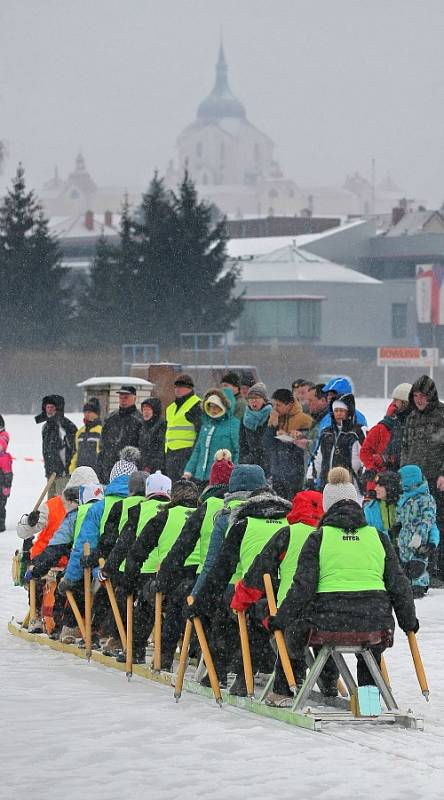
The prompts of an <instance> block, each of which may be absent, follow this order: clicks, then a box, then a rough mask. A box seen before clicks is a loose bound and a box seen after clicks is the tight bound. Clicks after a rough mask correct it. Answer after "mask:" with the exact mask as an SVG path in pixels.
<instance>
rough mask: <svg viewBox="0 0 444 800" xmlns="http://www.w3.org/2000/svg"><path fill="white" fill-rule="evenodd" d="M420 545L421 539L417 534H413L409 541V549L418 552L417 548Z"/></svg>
mask: <svg viewBox="0 0 444 800" xmlns="http://www.w3.org/2000/svg"><path fill="white" fill-rule="evenodd" d="M421 545H422V538H421V536H420V534H419V533H414V534H413V536H412V538H411V539H410V541H409V547H410V548H411V549H412V550H418V548H419V547H421Z"/></svg>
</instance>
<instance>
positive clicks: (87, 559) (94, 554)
mask: <svg viewBox="0 0 444 800" xmlns="http://www.w3.org/2000/svg"><path fill="white" fill-rule="evenodd" d="M98 563H99V553H98V550H92V551H91V553H90V554H89V556H84V555H82V556H80V566H81V567H83V568H84V569H85V567H97V565H98Z"/></svg>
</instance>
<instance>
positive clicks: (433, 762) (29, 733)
mask: <svg viewBox="0 0 444 800" xmlns="http://www.w3.org/2000/svg"><path fill="white" fill-rule="evenodd" d="M384 405H385V404H384V402H383V401H381V400H365V399H361V400H360V401H359V402H358V407H359V408H360V409H361V410H362V411H364V413H366V414H367V416H368V419H369V423H370V424H374V423H375V422H376V421H377V420H378V419H379V418H380V417H381V416H382V414H383V411H384ZM72 418H74V419H75V421H77V420H78V415H72ZM6 423H7V429H8V430H9V432H10V434H11V448H10V449H11V452H12V453H13V455H15V456H16V457H17V460H16V462H15V477H14V485H13V490H12V496H11V499H10V501H9V504H8V519H7V523H8V531H7V532H6V533H3V534H0V586H1V592H0V597H1V601H0V643H1V657H0V672H1V686H2V691H1V711H0V720H1V722H0V725H1V728H2V737H1V744H0V753H1V764H2V769H1V776H2V777H1V782H0V798H2V799H3V798H5V800H6V798H8V800H10V798H12V797H13V798H15V800H25V798H26V800H28V798H32V800H44V799H45V800H46V798H48V797H57V798H58V797H61V798H66V800H79V798H82V797H83V796H85V797H88V798H90V800H98V799H99V798H100V799H101V798H104V799H105V798H107V800H130V798H131V800H139V798H153V799H154V798H155V800H175V799H176V798H181V800H188V798H190V799H191V798H193V800H194V799H195V798H196V800H197V799H198V798H214V799H215V800H249V798H251V799H252V800H253V799H254V800H262V799H263V800H265V798H267V800H277V799H278V798H279V800H287V798H288V800H290V798H298V800H308V798H310V800H311V798H316V800H348V798H353V800H360V798H365V799H366V800H368V798H371V797H372V796H374V797H375V798H378V800H401V798H402V800H420V798H426V799H427V800H434V799H435V798H436V799H438V798H440V799H441V798H442V797H443V793H444V790H443V788H442V785H443V777H444V725H443V716H444V695H443V692H442V685H443V678H442V674H443V666H442V665H443V661H444V621H443V608H444V591H433V590H432V591H431V592H430V596H428V597H426V598H424V599H423V600H421V601H419V603H418V608H417V610H418V617H419V619H420V622H421V630H420V632H419V634H418V642H419V646H420V648H421V652H422V655H423V660H424V665H425V668H426V672H427V677H428V680H429V686H430V690H431V699H430V703H429V704H426V703H425V701H424V700H423V698H422V695H421V693H420V690H419V687H418V684H417V682H416V676H415V673H414V670H413V666H412V662H411V657H410V652H409V649H408V645H407V641H406V639H405V637H404V635H403V634H402V633H401V632H399V631H398V632H397V637H396V644H395V647H394V648H393V650H391V651H388V652H387V653H386V662H387V666H388V669H389V673H390V678H391V681H392V685H393V689H394V692H395V696H396V697H397V699H398V702H399V704H400V705H402V706H404V707H411V708H412V709H413V710H414V711H415V712H416V713H417V714H420V715H423V716H424V717H425V730H424V731H423V732H415V731H405V730H402V729H394V728H375V727H370V725H368V726H365V727H360V728H359V729H357V728H351V727H350V726H332V727H331V728H329V729H328V732H327V733H311V732H308V731H305V730H299V729H294V728H291V727H289V726H285V725H283V724H279V723H276V722H273V721H269V720H262V719H260V718H258V717H256V716H253V715H251V716H250V715H249V714H247V713H245V712H241V711H238V710H236V709H234V708H223V709H222V710H219V709H218V708H217V707H216V705H215V704H214V703H211V702H209V701H206V700H204V699H201V698H196V697H192V696H188V695H186V694H184V695H183V697H182V699H181V701H180V703H179V704H177V705H176V704H175V703H174V700H173V698H172V691H171V690H170V689H168V688H166V687H163V686H160V685H158V684H151V683H150V682H148V681H145V680H143V679H139V678H137V677H136V678H134V679H133V680H132V681H131V683H128V682H127V680H126V678H125V676H124V674H123V673H117V672H114V671H113V670H107V669H104V668H103V667H100V666H99V665H96V664H94V663H90V664H88V663H86V662H85V661H83V660H79V659H76V658H75V657H74V656H72V657H71V656H67V655H62V654H59V653H56V652H54V651H51V650H49V649H46V648H41V647H38V646H37V645H30V644H28V643H26V642H23V641H20V640H19V639H16V638H15V637H13V636H11V635H10V634H9V633H8V632H7V628H6V625H7V622H8V620H9V619H10V618H11V617H12V616H13V615H14V616H16V617H17V618H22V616H23V615H24V613H25V610H26V605H27V603H26V594H25V591H24V590H23V589H22V588H20V587H14V586H12V583H11V579H10V559H11V555H12V553H13V551H14V549H15V547H16V546H18V539H17V537H16V535H15V530H14V527H15V523H16V521H17V519H18V517H19V516H20V515H21V514H22V513H23V512H27V511H29V510H30V509H31V508H32V506H33V503H34V502H35V499H36V498H37V496H38V494H39V492H40V490H41V488H42V486H43V484H44V479H43V467H42V464H41V463H40V461H39V459H40V433H41V428H40V427H38V426H37V425H35V424H34V421H33V419H32V418H31V417H25V416H22V417H19V416H7V417H6ZM24 457H34V458H35V459H36V461H34V462H28V461H24V460H23V459H24ZM441 637H443V638H441Z"/></svg>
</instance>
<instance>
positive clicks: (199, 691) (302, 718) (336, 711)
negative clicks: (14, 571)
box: [8, 617, 424, 731]
mask: <svg viewBox="0 0 444 800" xmlns="http://www.w3.org/2000/svg"><path fill="white" fill-rule="evenodd" d="M8 631H9V633H11V634H12V635H13V636H16V637H18V638H19V639H23V640H25V641H27V642H31V643H34V644H38V645H40V646H43V647H50V648H51V649H52V650H56V651H58V652H61V653H68V654H70V655H73V656H76V657H77V658H83V659H85V660H87V654H86V650H85V649H82V648H80V647H77V645H73V644H63V643H62V642H59V641H57V640H53V639H49V638H48V636H46V635H45V634H34V633H29V632H28V631H27V630H26V629H24V628H22V627H21V626H20V625H19V623H18V622H17V621H16V620H15V619H14V617H13V618H12V620H11V621H10V622H9V623H8ZM91 661H94V662H95V663H97V664H102V666H105V667H109V668H111V669H115V670H117V671H118V672H126V664H125V663H120V662H118V661H116V659H115V658H112V657H111V656H105V655H103V653H99V652H97V651H95V650H93V651H92V653H91ZM133 673H134V674H135V675H138V676H139V678H145V679H146V680H150V681H154V682H155V683H160V684H162V685H163V686H170V687H171V688H173V687H174V682H175V675H174V674H171V673H169V672H168V673H167V672H154V671H153V670H152V669H150V667H148V666H144V665H143V664H134V665H133ZM183 689H184V690H185V691H186V692H188V693H190V694H194V695H198V696H200V697H205V698H208V699H212V698H213V693H212V691H211V689H209V688H207V687H205V686H201V685H200V683H197V681H194V680H191V679H190V678H185V680H184V684H183ZM222 699H223V702H224V704H225V705H229V706H233V707H235V708H238V709H241V710H242V711H249V712H250V713H253V714H257V715H259V716H261V717H267V718H269V719H274V720H277V721H279V722H284V723H286V724H287V725H293V726H296V727H298V728H306V729H308V730H311V731H323V730H324V729H325V728H324V726H325V724H328V723H330V722H342V723H344V722H347V723H351V724H353V725H355V724H361V725H362V724H367V725H368V724H381V723H388V724H392V725H400V726H401V727H403V728H410V729H413V730H420V731H421V730H423V729H424V720H423V719H422V718H420V717H415V716H414V715H413V714H412V713H411V712H410V711H408V712H407V713H406V712H402V711H400V712H399V713H397V712H395V713H394V712H386V713H382V714H380V715H379V716H378V717H354V716H352V715H351V714H350V711H349V710H348V708H349V703H348V701H347V700H342V699H341V698H335V699H334V700H331V701H330V702H328V703H327V701H326V699H325V698H322V696H321V695H320V694H319V693H317V692H313V693H312V694H311V696H310V700H312V701H313V705H316V706H318V705H320V704H321V705H322V708H311V707H307V709H306V710H305V711H304V713H298V712H294V711H292V710H291V708H276V707H274V706H267V705H265V703H260V702H259V701H258V700H256V699H252V698H249V697H237V696H235V695H230V694H229V693H228V692H227V691H225V690H222Z"/></svg>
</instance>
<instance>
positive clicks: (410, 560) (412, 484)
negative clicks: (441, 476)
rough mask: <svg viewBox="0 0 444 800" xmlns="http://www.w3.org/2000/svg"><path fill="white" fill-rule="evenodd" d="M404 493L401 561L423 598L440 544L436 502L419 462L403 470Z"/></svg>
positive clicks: (416, 594)
mask: <svg viewBox="0 0 444 800" xmlns="http://www.w3.org/2000/svg"><path fill="white" fill-rule="evenodd" d="M399 477H400V478H401V486H402V495H401V497H400V499H399V502H398V521H399V523H400V525H401V530H400V532H399V539H398V543H399V560H400V562H401V565H402V567H403V568H404V572H405V573H406V575H407V577H408V578H409V580H410V583H411V586H412V590H413V596H414V597H415V598H419V597H423V596H424V595H425V593H426V592H427V589H428V587H429V583H430V576H429V570H428V566H429V558H430V557H431V558H432V559H433V556H434V554H435V553H436V548H437V547H438V545H439V529H438V526H437V524H436V503H435V500H434V498H433V497H432V495H431V493H430V490H429V486H428V483H427V481H426V479H425V477H424V475H423V474H422V471H421V469H420V467H418V466H417V465H416V464H406V465H405V466H404V467H401V469H400V470H399Z"/></svg>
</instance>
